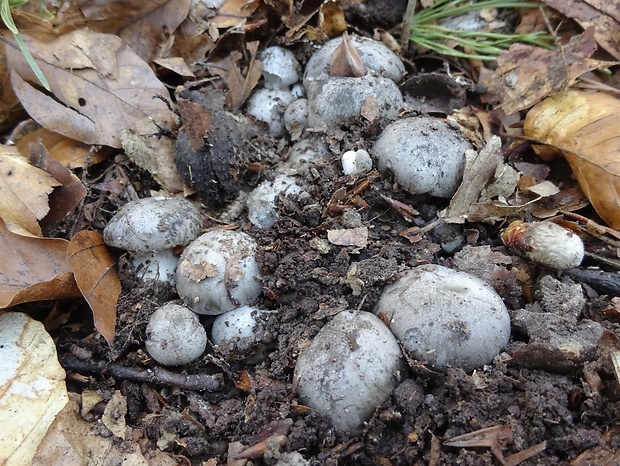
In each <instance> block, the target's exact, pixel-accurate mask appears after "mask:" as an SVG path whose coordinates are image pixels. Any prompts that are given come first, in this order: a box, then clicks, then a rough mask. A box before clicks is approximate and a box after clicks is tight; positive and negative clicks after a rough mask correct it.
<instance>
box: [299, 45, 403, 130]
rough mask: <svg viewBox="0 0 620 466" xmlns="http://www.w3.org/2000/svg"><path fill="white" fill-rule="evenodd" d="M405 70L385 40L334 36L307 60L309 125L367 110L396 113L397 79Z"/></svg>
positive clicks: (334, 122)
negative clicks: (385, 44)
mask: <svg viewBox="0 0 620 466" xmlns="http://www.w3.org/2000/svg"><path fill="white" fill-rule="evenodd" d="M403 74H404V66H403V64H402V62H401V61H400V59H399V58H398V57H397V56H396V55H395V54H394V53H393V52H392V51H390V50H389V49H388V48H387V47H385V46H384V45H383V44H381V43H379V42H376V41H373V40H372V39H362V38H358V37H357V36H353V37H352V38H349V36H348V35H347V34H344V35H343V36H342V37H341V38H338V39H333V40H332V41H330V42H328V43H327V44H325V45H323V46H322V47H321V49H320V50H319V51H318V52H316V53H315V54H314V55H313V56H312V57H311V58H310V60H309V61H308V63H307V65H306V71H305V75H304V87H305V89H306V94H307V96H308V125H309V126H310V127H320V126H321V125H327V126H330V125H338V124H341V123H347V122H349V121H351V120H354V119H355V118H359V117H360V116H361V115H362V114H363V113H364V112H365V111H366V112H368V113H369V114H372V115H375V116H377V117H385V118H395V117H396V116H397V115H398V112H399V111H400V109H401V108H402V107H403V105H404V103H403V96H402V94H401V92H400V90H399V89H398V87H397V86H396V84H395V81H399V80H400V79H401V78H402V76H403Z"/></svg>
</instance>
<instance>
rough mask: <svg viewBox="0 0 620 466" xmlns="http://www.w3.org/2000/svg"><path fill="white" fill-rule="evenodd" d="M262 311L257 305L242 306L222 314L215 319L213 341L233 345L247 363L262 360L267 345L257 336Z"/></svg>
mask: <svg viewBox="0 0 620 466" xmlns="http://www.w3.org/2000/svg"><path fill="white" fill-rule="evenodd" d="M262 313H263V311H261V310H260V309H258V307H256V306H241V307H239V308H237V309H233V310H232V311H228V312H225V313H224V314H220V315H219V316H217V317H216V318H215V320H214V321H213V326H212V327H211V341H212V342H213V344H214V345H216V346H222V345H231V346H232V347H233V348H234V349H235V350H236V351H237V352H239V353H242V354H243V359H244V360H245V362H247V363H251V364H254V363H257V362H260V360H261V359H262V357H263V350H264V349H265V347H264V345H263V344H262V343H261V342H260V340H259V338H258V337H257V334H256V326H257V324H258V320H259V319H260V316H261V314H262ZM226 351H228V348H227V349H226Z"/></svg>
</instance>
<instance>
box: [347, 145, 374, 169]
mask: <svg viewBox="0 0 620 466" xmlns="http://www.w3.org/2000/svg"><path fill="white" fill-rule="evenodd" d="M341 161H342V172H343V173H344V174H345V175H363V174H364V173H368V172H369V171H370V170H372V159H371V158H370V155H368V152H366V151H365V150H363V149H360V150H348V151H346V152H345V153H344V154H342V157H341Z"/></svg>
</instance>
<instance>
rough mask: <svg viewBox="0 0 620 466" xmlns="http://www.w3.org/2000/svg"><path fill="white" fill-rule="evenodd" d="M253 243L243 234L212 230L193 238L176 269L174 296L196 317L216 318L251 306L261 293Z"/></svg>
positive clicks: (255, 247)
mask: <svg viewBox="0 0 620 466" xmlns="http://www.w3.org/2000/svg"><path fill="white" fill-rule="evenodd" d="M256 249H257V245H256V241H254V239H253V238H252V237H251V236H250V235H248V234H246V233H243V232H239V231H227V230H215V231H210V232H208V233H205V234H203V235H201V236H199V237H198V238H196V239H195V240H194V241H192V243H191V244H190V245H189V246H188V247H187V248H186V249H185V251H183V254H181V259H180V260H179V265H178V266H177V274H176V280H177V292H178V293H179V296H180V297H181V299H183V302H184V303H185V304H186V305H187V306H188V307H189V308H190V309H192V310H193V311H194V312H197V313H199V314H208V315H218V314H222V313H224V312H226V311H230V310H232V309H235V308H237V307H240V306H243V305H246V304H252V303H253V301H255V300H256V299H257V298H258V296H259V295H260V293H261V291H262V285H261V282H260V279H261V273H260V268H259V266H258V263H257V261H256V257H255V255H256Z"/></svg>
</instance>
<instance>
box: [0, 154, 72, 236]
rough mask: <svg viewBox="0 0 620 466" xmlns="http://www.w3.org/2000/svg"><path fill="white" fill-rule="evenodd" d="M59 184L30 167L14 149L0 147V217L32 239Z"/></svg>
mask: <svg viewBox="0 0 620 466" xmlns="http://www.w3.org/2000/svg"><path fill="white" fill-rule="evenodd" d="M54 186H60V183H59V182H58V181H57V180H56V179H54V178H53V177H51V176H50V175H48V174H47V173H46V172H44V171H43V170H41V169H39V168H36V167H33V166H32V165H30V164H29V163H28V161H27V160H26V159H25V158H24V157H22V156H21V155H19V153H18V151H17V149H16V148H15V147H8V146H0V217H2V218H4V219H5V220H6V221H7V222H9V223H12V224H15V225H19V226H20V227H22V228H24V229H25V230H26V231H28V232H30V233H32V234H33V235H37V236H39V235H41V227H40V226H39V223H38V221H39V220H41V219H42V218H43V217H45V215H47V213H48V212H49V204H48V196H49V194H50V193H51V192H52V191H53V189H54Z"/></svg>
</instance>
